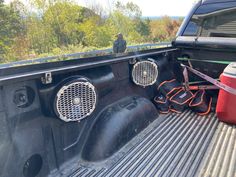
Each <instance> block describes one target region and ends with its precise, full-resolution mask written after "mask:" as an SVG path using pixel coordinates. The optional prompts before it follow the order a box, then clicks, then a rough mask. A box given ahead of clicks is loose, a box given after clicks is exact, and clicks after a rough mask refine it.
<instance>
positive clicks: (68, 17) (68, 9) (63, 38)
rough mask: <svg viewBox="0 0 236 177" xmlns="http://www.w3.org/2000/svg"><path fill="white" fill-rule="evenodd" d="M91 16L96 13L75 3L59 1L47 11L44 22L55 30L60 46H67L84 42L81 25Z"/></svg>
mask: <svg viewBox="0 0 236 177" xmlns="http://www.w3.org/2000/svg"><path fill="white" fill-rule="evenodd" d="M91 16H95V14H94V13H93V12H91V11H90V10H89V9H87V8H84V7H80V6H78V5H76V4H73V3H68V2H57V3H55V4H54V5H53V6H50V7H49V8H48V9H47V10H46V11H45V13H44V14H43V23H44V24H47V25H49V26H50V28H51V29H52V30H53V33H54V35H55V36H56V38H57V42H58V46H67V45H68V44H78V43H81V42H83V41H82V37H83V36H82V35H83V34H82V33H81V31H80V28H79V25H80V24H81V23H83V22H84V21H85V20H86V19H88V18H89V17H91Z"/></svg>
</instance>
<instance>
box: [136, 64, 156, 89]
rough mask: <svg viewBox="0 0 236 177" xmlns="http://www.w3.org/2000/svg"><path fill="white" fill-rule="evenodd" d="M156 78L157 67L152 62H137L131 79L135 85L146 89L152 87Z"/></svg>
mask: <svg viewBox="0 0 236 177" xmlns="http://www.w3.org/2000/svg"><path fill="white" fill-rule="evenodd" d="M157 77H158V67H157V65H156V63H155V62H153V61H148V60H147V61H140V62H137V63H136V64H135V65H134V67H133V70H132V78H133V81H134V83H135V84H136V85H140V86H143V87H147V86H150V85H153V84H154V83H155V82H156V80H157Z"/></svg>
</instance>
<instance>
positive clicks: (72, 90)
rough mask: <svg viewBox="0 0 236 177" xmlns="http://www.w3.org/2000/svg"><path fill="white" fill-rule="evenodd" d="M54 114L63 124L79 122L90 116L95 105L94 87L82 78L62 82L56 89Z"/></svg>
mask: <svg viewBox="0 0 236 177" xmlns="http://www.w3.org/2000/svg"><path fill="white" fill-rule="evenodd" d="M56 90H57V91H56V94H55V98H54V112H55V114H56V115H57V117H58V118H60V119H61V120H63V121H65V122H71V121H80V120H82V119H85V118H87V117H88V116H90V115H91V114H92V113H93V112H94V110H95V108H96V104H97V91H96V88H95V86H94V85H93V84H92V83H91V82H90V81H89V80H88V79H87V78H84V77H73V78H70V79H67V80H65V81H63V82H62V83H61V84H60V85H59V87H58V88H57V89H56Z"/></svg>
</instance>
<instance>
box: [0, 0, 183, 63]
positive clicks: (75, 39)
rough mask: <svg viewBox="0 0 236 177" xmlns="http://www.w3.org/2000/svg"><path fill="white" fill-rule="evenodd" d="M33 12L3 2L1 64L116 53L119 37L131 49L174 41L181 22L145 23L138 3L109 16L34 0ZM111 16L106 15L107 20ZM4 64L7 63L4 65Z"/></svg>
mask: <svg viewBox="0 0 236 177" xmlns="http://www.w3.org/2000/svg"><path fill="white" fill-rule="evenodd" d="M30 4H31V6H32V9H33V10H31V9H28V8H26V7H25V6H24V4H22V3H21V2H20V0H14V1H13V2H12V3H11V4H9V5H6V4H4V3H3V0H0V26H1V28H0V60H1V61H0V62H10V61H16V60H21V59H28V58H34V57H41V56H51V55H63V54H66V53H74V52H85V51H90V50H95V49H101V48H110V47H111V46H112V44H113V42H114V40H115V39H116V35H117V34H118V33H122V34H123V35H124V38H125V40H126V41H127V43H128V45H131V44H141V43H150V42H159V41H169V40H171V39H173V38H174V36H175V33H176V31H177V29H178V27H179V25H180V23H181V21H176V20H172V19H171V18H169V17H163V18H161V19H159V20H150V19H143V18H142V11H141V9H140V8H139V6H137V5H136V4H134V3H133V2H128V3H126V4H122V3H121V2H120V1H117V2H116V3H115V6H114V8H113V11H112V12H110V13H109V14H106V13H105V12H103V8H102V7H101V6H99V5H96V6H95V5H93V6H91V8H90V9H88V8H85V7H81V6H79V5H78V4H76V3H75V2H74V1H73V0H30ZM104 14H106V15H104ZM3 59H4V60H3Z"/></svg>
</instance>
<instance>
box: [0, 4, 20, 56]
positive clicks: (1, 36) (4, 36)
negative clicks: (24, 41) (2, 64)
mask: <svg viewBox="0 0 236 177" xmlns="http://www.w3.org/2000/svg"><path fill="white" fill-rule="evenodd" d="M0 26H1V28H0V55H1V56H0V58H5V55H6V54H7V53H8V51H9V50H10V49H11V47H12V45H13V43H14V40H15V38H16V37H17V36H18V35H20V34H21V33H22V32H23V29H24V28H23V26H22V23H21V18H20V15H19V13H17V12H15V11H14V9H13V8H11V7H10V6H8V5H5V4H3V1H1V5H0Z"/></svg>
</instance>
